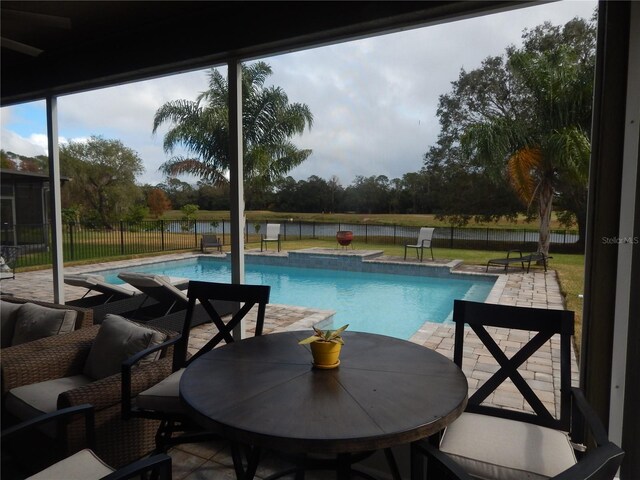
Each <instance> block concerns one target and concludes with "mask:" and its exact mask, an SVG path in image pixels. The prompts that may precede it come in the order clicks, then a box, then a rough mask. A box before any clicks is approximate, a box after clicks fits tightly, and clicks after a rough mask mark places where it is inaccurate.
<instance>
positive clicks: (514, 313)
mask: <svg viewBox="0 0 640 480" xmlns="http://www.w3.org/2000/svg"><path fill="white" fill-rule="evenodd" d="M573 319H574V314H573V312H570V311H567V310H548V309H541V308H529V307H515V306H509V305H495V304H489V303H478V302H469V301H465V300H455V301H454V308H453V321H454V322H455V324H456V326H455V345H454V354H453V360H454V362H455V363H456V364H457V365H458V366H459V367H462V362H463V351H464V340H465V328H464V327H465V325H469V326H470V327H471V329H472V330H473V332H475V334H476V335H477V336H478V338H479V339H480V340H481V341H482V343H483V344H484V346H485V347H486V349H487V350H488V351H489V352H490V354H491V355H492V356H493V358H494V359H495V360H496V361H497V362H498V365H499V367H500V368H499V369H498V371H496V372H495V373H493V374H491V376H490V377H489V378H488V379H487V380H486V381H485V382H484V383H483V384H481V385H479V386H478V389H477V390H476V391H475V393H473V395H471V397H470V398H469V402H468V404H467V411H468V412H473V413H483V414H488V415H494V416H499V417H503V418H509V419H513V420H519V421H525V422H529V423H534V424H537V425H542V426H545V427H549V428H555V429H561V430H565V431H568V430H569V428H570V420H571V398H570V397H571V391H570V390H571V336H572V335H573V330H574V323H573ZM485 327H497V328H505V329H510V330H512V331H513V330H519V331H526V332H530V333H529V334H528V335H526V338H528V339H529V340H528V342H527V343H526V344H525V345H524V346H523V347H522V348H521V349H520V350H518V351H517V352H515V353H514V354H513V355H511V356H510V358H508V357H507V355H506V354H505V353H504V351H503V348H501V347H500V346H499V345H498V344H497V343H496V341H495V339H494V338H493V337H492V336H491V334H490V333H489V331H488V330H487V329H486V328H485ZM492 330H494V329H492ZM500 333H504V331H501V332H500ZM554 335H559V336H560V397H561V398H560V417H559V418H555V412H554V413H553V414H552V413H550V412H549V410H548V409H547V407H545V405H544V403H543V402H542V401H541V400H540V398H539V397H538V396H537V395H536V393H535V392H534V391H533V389H532V388H531V386H530V385H529V384H528V383H527V381H526V380H525V379H524V378H523V377H522V375H521V374H520V373H519V372H518V370H517V369H518V367H520V366H522V365H523V364H524V363H525V362H526V361H527V360H528V359H529V358H530V357H531V356H532V355H533V354H534V353H536V352H537V351H538V350H539V349H540V348H541V347H542V346H543V345H545V344H546V343H547V342H548V341H549V340H550V339H551V337H553V336H554ZM519 336H520V338H521V337H522V334H521V333H520V335H519ZM512 346H513V344H510V347H512ZM549 360H551V356H550V355H549ZM507 378H509V379H510V380H511V381H512V382H513V384H514V385H515V386H516V388H517V389H518V391H519V392H520V393H521V394H522V396H523V397H524V399H525V401H526V402H527V403H528V404H529V406H530V407H531V408H532V409H533V413H527V412H520V411H515V410H507V409H502V408H498V407H494V406H490V405H486V404H482V402H484V401H485V400H486V399H487V398H488V397H489V396H490V395H491V394H492V393H493V392H494V391H495V390H496V389H497V388H498V387H499V386H500V384H501V383H502V382H503V381H504V380H506V379H507Z"/></svg>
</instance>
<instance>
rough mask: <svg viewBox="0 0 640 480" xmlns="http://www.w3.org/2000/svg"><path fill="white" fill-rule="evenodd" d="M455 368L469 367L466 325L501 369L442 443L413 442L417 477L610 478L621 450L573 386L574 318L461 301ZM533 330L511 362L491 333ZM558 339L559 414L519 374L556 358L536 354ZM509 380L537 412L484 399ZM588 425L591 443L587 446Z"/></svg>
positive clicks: (480, 388)
mask: <svg viewBox="0 0 640 480" xmlns="http://www.w3.org/2000/svg"><path fill="white" fill-rule="evenodd" d="M453 320H454V322H455V324H456V326H455V346H454V357H453V358H454V362H455V363H456V364H457V365H458V366H459V367H461V368H462V367H463V359H464V356H465V355H464V351H465V350H464V348H465V346H464V341H465V336H467V335H471V332H470V331H469V329H465V325H468V326H469V327H471V330H472V331H473V332H474V333H475V334H476V335H477V337H478V338H479V339H480V340H481V342H482V343H483V344H484V346H485V347H486V349H487V350H489V352H490V353H491V355H492V356H493V358H494V359H495V360H496V361H497V363H498V368H497V370H496V371H495V372H494V373H492V374H491V375H490V376H489V378H488V379H487V380H486V381H484V382H483V383H482V384H481V385H478V388H477V390H476V391H475V392H474V393H473V394H472V395H471V397H470V398H469V402H468V404H467V408H466V410H465V412H464V413H463V414H462V415H461V416H460V417H459V418H458V419H457V420H456V421H455V422H453V423H452V424H451V425H449V426H448V427H447V428H446V430H445V432H444V434H443V435H442V437H441V438H439V439H434V438H432V439H430V441H423V442H418V443H414V444H413V445H412V448H411V457H412V461H411V463H412V479H413V480H418V479H423V478H424V474H425V471H424V459H425V458H426V459H427V470H426V474H427V478H435V479H440V478H448V479H464V480H467V479H471V478H477V477H479V478H485V479H490V478H524V477H527V478H554V479H558V480H560V479H567V480H568V479H587V478H588V479H599V480H603V479H611V478H613V476H614V475H615V472H616V470H617V469H618V467H619V465H620V463H621V462H622V456H623V452H622V450H620V449H619V448H618V447H617V446H616V445H614V444H613V443H611V442H609V440H608V438H607V434H606V431H605V429H604V427H603V426H602V423H601V422H600V420H599V419H598V417H597V416H596V414H595V413H594V411H593V410H592V409H591V407H590V406H589V404H588V403H587V402H586V400H585V398H584V396H583V394H582V392H581V390H580V389H578V388H572V387H571V337H572V335H573V331H574V325H573V322H574V314H573V312H570V311H565V310H546V309H539V308H528V307H514V306H506V305H494V304H487V303H478V302H469V301H463V300H456V301H455V302H454V311H453ZM502 329H510V330H518V331H522V332H527V333H528V335H527V337H528V338H529V340H528V342H527V343H526V344H525V345H524V346H523V347H522V348H521V349H520V350H518V351H516V352H514V353H513V354H512V355H511V356H510V358H508V357H507V355H506V353H505V351H503V349H502V348H501V347H500V346H499V345H498V343H496V341H495V339H494V337H493V336H492V333H494V334H499V333H504V332H505V331H504V330H502ZM555 336H559V341H560V408H559V416H558V417H557V418H556V416H555V412H550V411H549V410H548V408H547V406H545V404H544V402H543V401H542V400H541V399H540V397H539V396H538V395H537V394H536V392H534V390H533V388H532V387H531V386H530V385H529V383H528V382H527V380H526V379H525V378H524V377H523V376H522V375H521V374H520V372H519V371H518V368H519V367H521V366H522V365H523V364H524V363H525V362H527V361H533V362H539V363H544V362H545V361H547V360H548V361H550V360H551V358H550V356H549V357H545V356H544V355H541V353H537V352H539V351H540V349H541V347H543V346H544V345H545V344H546V343H547V342H548V341H549V340H550V339H551V338H552V337H555ZM545 358H546V360H545ZM507 379H509V380H511V382H512V383H513V385H514V386H515V387H516V388H517V390H518V392H520V394H522V396H523V398H524V400H525V401H526V402H527V403H528V405H529V407H530V409H531V411H517V410H511V409H506V408H499V407H497V406H494V405H489V404H487V403H485V401H486V400H487V399H488V398H489V396H490V395H492V394H493V393H495V391H496V389H497V388H498V387H499V386H500V385H501V384H502V382H503V381H505V380H507ZM585 425H586V426H587V427H588V431H589V432H590V435H591V436H592V438H593V440H592V441H591V440H589V438H590V437H588V436H587V431H586V430H585V428H584V427H585Z"/></svg>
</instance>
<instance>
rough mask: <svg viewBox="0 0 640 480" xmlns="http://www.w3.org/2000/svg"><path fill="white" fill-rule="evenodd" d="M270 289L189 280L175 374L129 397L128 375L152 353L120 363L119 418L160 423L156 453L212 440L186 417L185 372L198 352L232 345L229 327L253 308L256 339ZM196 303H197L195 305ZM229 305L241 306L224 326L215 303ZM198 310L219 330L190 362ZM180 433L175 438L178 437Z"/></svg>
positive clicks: (200, 352) (130, 389)
mask: <svg viewBox="0 0 640 480" xmlns="http://www.w3.org/2000/svg"><path fill="white" fill-rule="evenodd" d="M270 290H271V287H270V286H265V285H237V284H224V283H212V282H198V281H192V282H190V283H189V289H188V293H187V296H188V297H189V306H188V308H187V315H186V317H185V321H184V325H183V329H182V334H181V338H180V340H179V341H178V342H177V343H176V344H175V349H174V357H173V367H172V371H173V373H172V374H171V375H170V376H169V377H167V378H165V379H164V380H162V381H161V382H159V383H158V384H156V385H154V386H153V387H151V388H149V389H147V390H145V391H143V392H141V393H139V394H138V395H137V396H135V397H134V396H133V395H132V384H131V375H132V371H133V369H134V368H135V365H136V364H137V363H139V362H140V361H141V360H142V359H143V358H144V356H146V355H148V354H150V353H152V352H150V351H147V352H145V353H144V354H140V355H136V356H134V357H131V358H130V359H129V360H127V361H126V362H125V363H123V365H122V415H123V417H124V418H125V419H131V418H136V417H139V418H152V419H158V420H161V424H160V427H159V428H158V433H157V434H156V451H157V452H166V450H167V449H168V448H169V447H170V446H172V445H175V444H179V443H191V442H198V441H202V440H205V439H208V438H211V437H212V435H211V434H210V433H206V432H202V430H201V429H200V428H199V427H198V426H197V425H194V424H193V422H192V420H191V419H190V417H189V416H188V415H187V413H186V411H185V410H184V408H183V406H182V404H181V401H180V397H179V389H178V387H179V383H180V378H181V376H182V373H183V372H184V369H185V368H186V367H187V366H188V365H189V364H190V363H191V362H193V361H194V360H195V359H196V358H198V357H199V356H201V355H202V354H204V353H206V352H208V351H210V350H211V349H213V348H215V347H216V346H217V345H218V344H220V342H222V341H223V340H224V341H225V342H226V343H229V342H233V341H234V340H233V337H232V335H231V333H232V331H233V329H234V328H235V327H236V326H238V325H239V324H240V322H241V321H242V320H243V318H245V316H246V314H247V313H248V312H249V311H250V310H251V309H252V308H253V307H254V306H256V305H257V317H256V324H255V330H254V332H255V333H254V334H255V335H262V330H263V326H264V316H265V311H266V305H267V303H269V294H270ZM196 301H197V302H199V304H196ZM227 302H236V304H240V303H242V304H243V305H242V306H241V307H239V309H237V312H236V313H235V314H234V315H232V316H231V318H230V319H228V320H227V321H226V323H225V321H224V320H223V318H222V315H221V314H219V312H218V311H217V309H216V305H219V304H225V303H227ZM197 307H200V308H202V309H204V310H205V311H206V312H207V314H208V315H209V318H210V321H211V322H213V323H214V324H215V325H216V327H217V329H218V331H217V333H216V334H215V335H214V336H213V337H212V338H211V339H210V340H209V341H208V342H207V343H206V345H204V346H203V347H202V348H201V349H200V350H198V351H197V352H196V353H195V354H194V355H193V356H191V357H190V358H188V354H187V345H188V341H189V330H190V328H191V321H192V318H193V315H194V311H195V309H196V308H197ZM176 435H179V436H176Z"/></svg>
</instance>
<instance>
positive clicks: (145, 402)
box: [136, 368, 186, 413]
mask: <svg viewBox="0 0 640 480" xmlns="http://www.w3.org/2000/svg"><path fill="white" fill-rule="evenodd" d="M183 373H184V368H182V369H180V370H178V371H177V372H174V373H172V374H171V375H169V376H168V377H167V378H165V379H164V380H162V381H161V382H160V383H157V384H155V385H154V386H153V387H151V388H149V389H147V390H145V391H144V392H141V393H140V394H139V395H138V396H137V397H136V404H137V405H138V407H140V408H143V409H145V410H155V411H161V412H173V413H185V412H186V411H185V409H184V407H183V406H182V402H181V401H180V378H182V374H183Z"/></svg>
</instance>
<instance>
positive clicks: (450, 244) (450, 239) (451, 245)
mask: <svg viewBox="0 0 640 480" xmlns="http://www.w3.org/2000/svg"><path fill="white" fill-rule="evenodd" d="M449 248H453V225H451V235H450V236H449Z"/></svg>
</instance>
